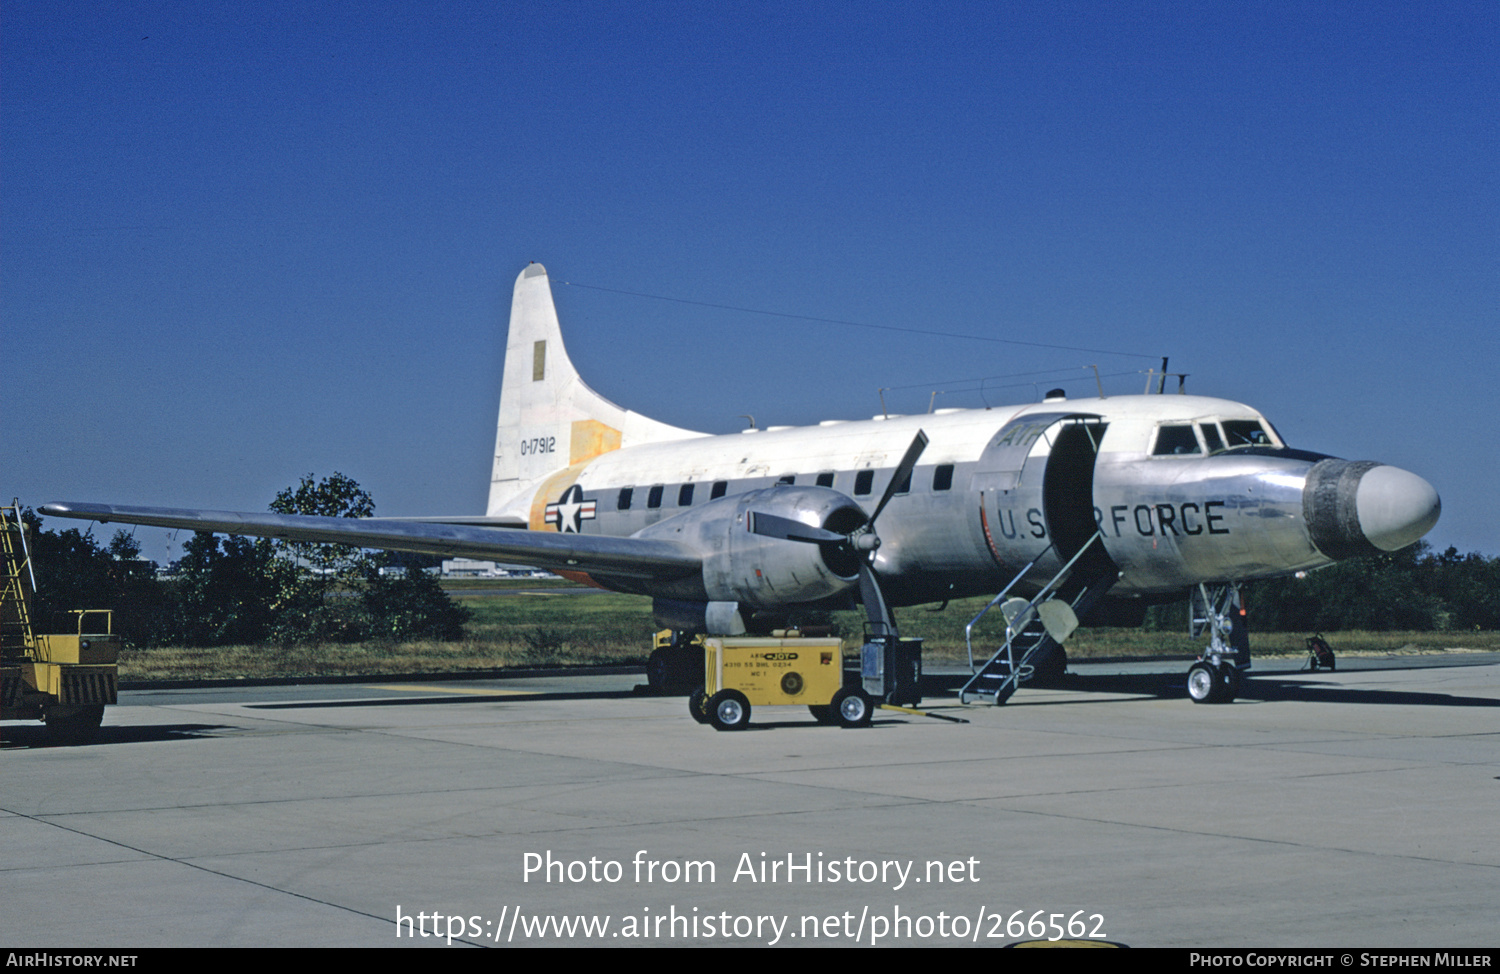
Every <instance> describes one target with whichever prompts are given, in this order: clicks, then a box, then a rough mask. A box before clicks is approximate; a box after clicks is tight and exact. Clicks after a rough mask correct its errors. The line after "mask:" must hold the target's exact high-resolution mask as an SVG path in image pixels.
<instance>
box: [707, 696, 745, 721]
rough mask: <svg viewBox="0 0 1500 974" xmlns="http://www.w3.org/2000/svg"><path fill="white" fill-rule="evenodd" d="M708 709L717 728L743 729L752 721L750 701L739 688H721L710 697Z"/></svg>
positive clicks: (710, 717)
mask: <svg viewBox="0 0 1500 974" xmlns="http://www.w3.org/2000/svg"><path fill="white" fill-rule="evenodd" d="M707 710H708V719H709V722H710V723H712V724H713V725H714V729H715V730H721V731H727V730H742V729H743V728H744V727H745V725H746V724H748V723H750V701H749V700H746V699H745V695H744V694H743V693H741V692H739V691H738V690H720V691H719V692H718V693H716V694H714V695H713V696H711V697H709V698H708V707H707Z"/></svg>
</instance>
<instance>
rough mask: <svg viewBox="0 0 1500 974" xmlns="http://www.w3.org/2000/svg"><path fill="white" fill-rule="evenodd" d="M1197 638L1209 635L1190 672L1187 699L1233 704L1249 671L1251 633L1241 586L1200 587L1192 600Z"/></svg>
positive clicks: (1194, 632) (1195, 591) (1230, 584)
mask: <svg viewBox="0 0 1500 974" xmlns="http://www.w3.org/2000/svg"><path fill="white" fill-rule="evenodd" d="M1192 620H1193V621H1192V633H1193V636H1194V638H1196V637H1198V636H1201V635H1203V633H1204V632H1208V633H1209V634H1210V635H1209V642H1208V646H1207V647H1205V648H1204V650H1203V655H1202V656H1200V657H1199V658H1198V661H1197V662H1196V663H1194V664H1193V665H1192V666H1191V667H1189V668H1188V675H1187V690H1188V697H1189V698H1190V699H1191V700H1192V701H1193V703H1232V702H1233V701H1234V698H1235V697H1237V696H1239V692H1240V677H1241V674H1242V673H1243V671H1245V670H1248V669H1249V668H1250V633H1249V630H1248V628H1247V627H1246V625H1245V607H1244V603H1243V602H1241V601H1240V591H1239V586H1238V585H1236V584H1235V583H1233V582H1229V583H1227V584H1225V585H1220V586H1215V587H1214V588H1213V589H1212V590H1210V589H1209V588H1208V586H1206V585H1199V586H1198V588H1197V589H1195V590H1194V592H1193V598H1192Z"/></svg>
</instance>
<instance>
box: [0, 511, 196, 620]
mask: <svg viewBox="0 0 1500 974" xmlns="http://www.w3.org/2000/svg"><path fill="white" fill-rule="evenodd" d="M21 521H22V523H23V524H24V525H25V531H26V538H27V548H28V550H29V551H30V552H31V569H32V572H33V574H34V575H35V576H36V592H35V597H34V599H33V601H32V619H33V621H34V622H35V624H36V627H37V631H38V632H44V633H45V632H71V631H76V627H77V620H76V617H74V616H73V614H72V613H73V610H75V609H109V610H111V611H112V612H113V614H114V615H113V622H112V625H113V628H114V631H115V632H117V633H119V634H120V635H121V636H123V637H125V639H126V640H127V641H129V642H131V643H133V644H135V645H150V644H153V643H161V642H167V641H170V640H171V639H172V638H173V635H174V631H175V629H176V625H175V617H174V613H173V610H172V604H171V594H170V592H168V590H167V589H166V587H165V586H164V585H162V583H161V582H159V581H158V580H157V578H156V573H155V571H154V568H155V566H154V565H152V564H151V563H150V562H142V561H139V560H138V558H139V555H140V552H141V548H140V545H139V544H138V543H137V542H136V540H135V539H134V538H132V537H131V536H130V535H128V534H126V533H125V532H124V531H116V532H115V535H114V537H113V539H111V541H110V543H109V546H108V547H107V548H101V547H99V544H98V542H96V541H95V540H94V538H93V535H92V533H91V532H83V531H79V530H78V529H77V528H68V529H67V530H64V531H50V530H47V529H45V528H44V527H43V526H42V519H41V517H40V516H39V515H37V513H36V512H35V511H32V510H31V509H29V508H27V509H25V510H23V511H22V512H21ZM98 621H99V620H95V619H91V620H89V622H90V624H91V625H93V624H97V622H98Z"/></svg>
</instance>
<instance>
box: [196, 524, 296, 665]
mask: <svg viewBox="0 0 1500 974" xmlns="http://www.w3.org/2000/svg"><path fill="white" fill-rule="evenodd" d="M289 573H290V566H289V565H285V564H283V563H282V562H281V559H280V558H278V557H277V554H276V550H275V548H274V547H273V546H272V545H271V544H270V543H269V542H267V541H251V540H249V539H248V538H242V537H238V536H230V537H228V538H225V539H224V540H223V541H222V542H221V541H220V540H219V539H218V538H216V537H214V536H213V535H212V534H209V533H207V532H198V533H197V534H194V535H193V536H192V538H190V539H188V542H187V543H186V544H184V545H183V546H182V560H181V561H180V562H179V563H178V568H177V619H178V637H179V639H180V640H181V641H182V642H184V643H186V644H187V645H189V646H223V645H230V644H254V643H260V642H264V641H265V640H266V639H267V638H268V637H269V636H270V635H271V633H272V629H273V624H274V621H275V616H274V612H273V608H272V606H273V604H274V603H275V601H276V599H277V596H278V595H279V593H280V591H281V589H282V587H283V586H284V585H285V584H287V582H286V576H287V575H288V574H289Z"/></svg>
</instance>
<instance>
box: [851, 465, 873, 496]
mask: <svg viewBox="0 0 1500 974" xmlns="http://www.w3.org/2000/svg"><path fill="white" fill-rule="evenodd" d="M874 486H875V471H873V470H861V471H860V472H859V473H857V474H855V475H854V494H855V496H857V497H863V496H864V495H865V494H868V493H869V492H870V488H872V487H874Z"/></svg>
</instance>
